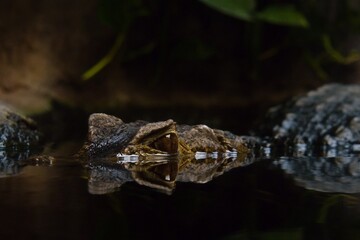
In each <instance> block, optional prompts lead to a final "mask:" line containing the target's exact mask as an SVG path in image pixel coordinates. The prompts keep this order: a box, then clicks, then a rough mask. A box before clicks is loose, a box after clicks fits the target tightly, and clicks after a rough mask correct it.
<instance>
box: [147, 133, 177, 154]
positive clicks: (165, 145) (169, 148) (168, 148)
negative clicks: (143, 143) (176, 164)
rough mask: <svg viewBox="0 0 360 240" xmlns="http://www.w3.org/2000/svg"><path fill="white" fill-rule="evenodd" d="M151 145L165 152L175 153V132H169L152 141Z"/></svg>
mask: <svg viewBox="0 0 360 240" xmlns="http://www.w3.org/2000/svg"><path fill="white" fill-rule="evenodd" d="M152 147H153V148H155V149H157V150H160V151H163V152H167V153H177V151H178V138H177V136H176V134H174V133H169V134H166V135H164V136H162V137H160V138H158V139H156V140H155V141H154V142H153V143H152Z"/></svg>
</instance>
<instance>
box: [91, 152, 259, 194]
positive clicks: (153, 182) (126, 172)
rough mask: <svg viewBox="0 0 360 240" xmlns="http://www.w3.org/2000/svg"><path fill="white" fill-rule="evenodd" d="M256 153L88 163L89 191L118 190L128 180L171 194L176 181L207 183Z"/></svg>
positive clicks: (101, 192)
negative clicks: (232, 155)
mask: <svg viewBox="0 0 360 240" xmlns="http://www.w3.org/2000/svg"><path fill="white" fill-rule="evenodd" d="M254 159H255V158H254V156H252V155H250V154H247V155H241V156H237V157H230V156H225V157H219V158H211V157H209V156H206V157H204V158H201V157H200V158H197V159H196V158H195V157H194V158H187V159H179V156H170V155H169V156H164V157H163V159H162V160H160V161H159V160H158V161H151V160H150V161H149V160H147V161H139V162H119V163H116V164H115V163H113V162H109V161H107V162H105V161H103V162H100V161H98V160H97V161H95V162H91V163H90V164H89V178H88V190H89V192H90V193H92V194H107V193H111V192H114V191H118V190H119V189H120V187H121V186H123V184H125V183H126V182H132V181H134V182H136V183H138V184H140V185H144V186H147V187H150V188H152V189H154V190H157V191H159V192H162V193H166V194H171V193H172V192H173V191H174V190H175V186H176V184H175V183H176V182H193V183H206V182H209V181H211V180H212V179H214V178H216V177H218V176H220V175H222V174H223V173H225V172H227V171H230V170H231V169H233V168H237V167H241V166H246V165H248V164H250V163H252V162H253V160H254Z"/></svg>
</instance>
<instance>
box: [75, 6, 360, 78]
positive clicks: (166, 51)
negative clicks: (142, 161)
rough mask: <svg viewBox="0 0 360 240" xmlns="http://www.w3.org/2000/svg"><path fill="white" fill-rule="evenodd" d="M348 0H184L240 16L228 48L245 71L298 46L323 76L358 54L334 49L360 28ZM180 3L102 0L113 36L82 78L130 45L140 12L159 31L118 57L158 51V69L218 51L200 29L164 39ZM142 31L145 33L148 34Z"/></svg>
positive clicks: (253, 72) (256, 74) (256, 73)
mask: <svg viewBox="0 0 360 240" xmlns="http://www.w3.org/2000/svg"><path fill="white" fill-rule="evenodd" d="M352 1H353V0H346V1H341V0H335V2H336V6H337V8H336V9H330V8H331V7H332V6H330V5H327V4H326V1H325V0H321V1H311V0H305V1H301V2H294V1H290V0H284V1H276V0H271V1H268V2H264V1H260V0H259V1H256V0H199V1H189V2H188V1H185V2H186V4H188V5H191V8H194V9H202V10H204V11H203V12H201V11H199V13H198V14H205V15H206V14H210V13H211V10H208V12H205V10H206V6H207V7H209V8H211V9H213V10H215V11H217V12H218V13H219V14H218V15H219V16H221V15H225V16H229V17H230V18H233V19H238V20H240V21H238V25H239V31H242V35H243V41H242V42H239V43H238V45H237V46H233V48H234V49H235V48H237V49H238V48H241V55H239V57H240V58H243V59H244V60H245V59H246V60H247V61H248V62H249V63H250V64H251V66H250V67H248V69H250V70H249V72H247V74H248V76H249V78H251V77H252V78H253V79H259V78H261V75H260V74H261V68H262V64H263V62H265V61H267V60H269V59H273V58H274V57H276V56H278V55H280V54H282V53H283V52H287V51H290V52H291V51H292V50H294V49H298V51H299V52H300V53H302V56H299V57H300V58H302V60H303V61H304V62H306V63H307V64H308V65H309V66H310V67H311V68H312V69H313V70H314V73H315V74H317V76H318V78H319V79H323V80H327V79H328V78H329V75H330V74H329V73H328V69H327V68H329V69H330V70H331V69H333V66H334V64H337V65H339V66H341V65H349V64H352V63H354V62H357V61H359V60H360V53H359V51H356V50H355V51H350V53H346V52H342V51H340V50H339V49H340V47H341V44H342V43H343V42H344V39H346V37H347V36H348V35H351V34H353V33H356V31H359V30H360V17H359V16H360V15H359V14H358V11H356V10H353V9H352V7H351V4H350V3H351V2H352ZM183 4H185V3H184V1H179V0H175V1H161V0H157V1H146V0H143V1H141V0H101V1H100V5H99V18H100V19H101V20H102V21H103V22H104V23H106V24H108V25H110V26H111V27H112V28H113V29H114V31H116V32H117V34H118V37H117V39H116V40H115V41H114V45H113V46H112V47H111V48H110V50H109V52H108V53H107V54H106V55H105V57H103V58H102V59H100V60H99V62H98V63H96V64H95V65H94V66H93V67H91V68H90V69H89V70H88V71H86V72H85V73H84V74H83V76H82V78H83V79H84V80H87V79H90V78H92V77H93V76H95V75H96V74H97V73H98V72H99V71H101V70H102V69H103V68H104V67H106V66H107V65H108V64H109V63H110V62H111V61H112V60H113V59H114V57H115V55H116V54H117V53H118V52H119V50H120V49H122V48H123V45H124V44H123V43H124V42H126V43H130V45H131V43H132V39H128V38H129V32H131V31H132V29H133V28H134V23H135V22H138V23H139V22H140V23H142V24H144V23H145V22H146V20H143V21H142V22H141V21H139V20H141V19H144V18H143V17H144V16H147V17H148V18H149V19H152V20H153V19H156V18H161V21H160V25H159V26H154V29H155V30H154V31H158V32H157V33H156V34H157V37H154V35H152V36H151V35H150V36H151V37H152V39H145V40H144V41H142V43H141V44H138V45H136V44H134V45H136V47H127V48H126V49H124V51H122V53H123V56H122V60H123V61H132V60H136V59H139V58H141V57H143V56H146V55H149V54H157V57H158V64H159V66H158V67H156V69H158V70H159V71H163V70H164V69H166V66H165V65H166V64H168V62H169V60H173V59H181V60H187V61H198V62H201V61H206V60H208V59H213V58H216V57H217V56H219V53H220V52H221V51H222V49H221V47H219V46H216V43H214V41H213V39H212V36H206V35H205V36H204V35H203V34H202V33H198V32H195V33H193V34H191V35H184V36H182V37H181V38H178V39H176V44H174V43H173V42H171V43H170V42H169V41H170V40H169V34H171V33H172V34H173V35H176V34H177V33H176V31H178V27H176V26H177V25H181V24H182V21H184V23H185V20H186V15H176V14H177V11H178V9H181V7H182V5H183ZM324 6H326V8H324ZM330 10H331V11H330ZM213 12H214V11H213ZM330 12H331V13H332V15H330ZM174 14H175V15H176V16H177V17H178V18H177V19H176V21H174V19H173V15H174ZM201 17H203V16H200V17H199V19H201ZM219 19H220V17H219ZM172 24H173V25H172ZM198 24H199V23H198ZM142 27H143V26H141V24H140V25H137V28H136V30H137V31H140V35H141V31H143V30H144V29H142ZM144 28H146V27H144ZM273 29H275V30H276V31H281V33H282V34H283V35H282V39H280V40H277V39H276V38H275V36H276V35H274V36H273V35H272V31H273ZM279 29H280V30H279ZM136 30H135V31H136ZM145 30H147V29H145ZM159 31H161V32H159ZM145 32H146V31H145ZM174 32H175V33H176V34H174ZM219 34H221V33H219ZM144 36H146V37H148V35H144ZM229 44H230V43H229ZM288 57H290V56H288ZM165 58H167V59H165Z"/></svg>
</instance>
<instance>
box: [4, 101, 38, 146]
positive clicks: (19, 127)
mask: <svg viewBox="0 0 360 240" xmlns="http://www.w3.org/2000/svg"><path fill="white" fill-rule="evenodd" d="M38 142H39V132H38V131H37V130H36V124H35V122H34V121H33V120H31V119H30V118H27V117H24V116H21V115H20V114H18V113H16V112H15V111H13V110H11V109H9V108H8V107H5V106H3V105H0V148H17V149H18V148H27V147H29V146H31V145H36V144H37V143H38Z"/></svg>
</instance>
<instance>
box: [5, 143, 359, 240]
mask: <svg viewBox="0 0 360 240" xmlns="http://www.w3.org/2000/svg"><path fill="white" fill-rule="evenodd" d="M80 144H81V141H80V140H79V141H76V142H75V143H74V142H71V143H68V142H65V141H64V142H62V143H59V144H57V145H54V146H52V147H50V148H49V149H47V150H46V151H45V152H46V153H47V154H49V155H55V156H56V155H61V156H62V157H55V158H51V159H45V160H43V159H40V160H38V161H36V160H32V161H31V162H27V164H23V165H16V164H13V165H11V164H10V166H9V164H8V165H7V166H8V167H7V168H6V171H5V170H4V171H3V175H2V178H0V194H1V198H0V210H1V215H2V218H1V220H0V239H114V238H116V239H241V240H242V239H266V240H267V239H360V204H359V202H360V201H359V196H360V195H359V194H357V193H356V189H357V186H358V185H359V186H360V181H359V179H358V178H357V163H358V162H359V161H360V160H359V159H358V158H357V157H348V158H344V159H342V158H336V157H331V158H325V159H324V158H309V157H303V158H300V160H299V159H295V161H296V163H297V162H301V161H302V162H303V164H299V166H297V165H296V164H292V163H293V162H294V159H291V158H290V159H288V158H276V159H263V160H262V159H256V161H254V162H253V163H252V164H249V165H246V166H239V167H234V168H229V169H226V173H224V174H221V175H220V176H215V175H214V177H213V180H211V181H208V182H207V183H196V182H184V181H178V182H176V183H175V185H176V186H175V188H174V189H172V191H171V192H172V193H171V194H169V192H166V191H165V192H164V191H159V189H157V190H154V189H153V188H151V187H149V186H144V185H140V184H138V182H136V181H127V182H124V183H123V184H122V185H121V187H118V188H116V190H117V191H115V192H112V193H107V194H94V193H96V192H94V191H93V190H92V189H91V184H90V185H89V179H90V176H91V171H90V170H89V169H87V168H84V166H83V165H82V164H81V163H79V162H77V161H76V160H75V159H74V158H71V157H64V155H66V154H68V155H70V153H71V152H74V151H75V149H77V148H78V147H79V146H80ZM64 153H65V154H64ZM3 159H4V158H3ZM298 160H299V161H298ZM310 160H311V161H310ZM210 161H212V160H210ZM214 161H215V160H214ZM216 161H219V160H216ZM274 161H277V164H273V162H274ZM309 161H310V163H311V162H319V164H318V165H316V164H315V166H313V165H312V164H310V163H309ZM341 161H342V162H341ZM232 163H233V162H232V160H231V161H230V160H227V162H221V164H218V165H216V169H217V172H221V171H222V170H223V168H226V166H229V165H231V164H232ZM341 163H343V165H341ZM15 165H16V166H15ZM342 166H345V167H342ZM3 169H5V168H3ZM152 169H154V168H152ZM161 169H162V168H161ZM164 169H165V170H164V171H172V168H164ZM169 169H170V170H169ZM294 169H300V170H301V171H299V173H298V174H294V171H293V170H294ZM327 169H328V170H327ZM115 170H116V169H115ZM302 171H303V172H304V173H307V174H303V173H302ZM155 172H156V173H157V175H156V176H157V177H159V176H160V177H164V176H165V178H166V179H168V177H167V175H164V176H162V175H161V173H160V171H159V168H158V167H157V168H156V171H155ZM326 172H327V173H329V174H328V175H326ZM343 175H344V176H345V177H341V176H343ZM121 176H122V177H124V175H121ZM125 177H126V176H125ZM322 183H325V189H322V187H323V186H324V184H322ZM326 183H327V184H326ZM159 184H160V183H159ZM309 184H310V185H309ZM311 184H313V185H311ZM314 184H315V185H314ZM329 185H330V187H329ZM89 186H90V188H89ZM309 186H311V187H309ZM314 186H315V187H314ZM331 186H334V187H337V188H335V190H336V191H337V192H335V193H331V192H323V191H324V190H327V191H329V189H330V190H331ZM348 186H350V187H348ZM307 188H310V189H307ZM314 189H315V190H314ZM342 189H343V190H344V192H341V190H342ZM349 189H350V190H353V192H352V193H347V192H351V191H350V190H349ZM359 192H360V191H359Z"/></svg>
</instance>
